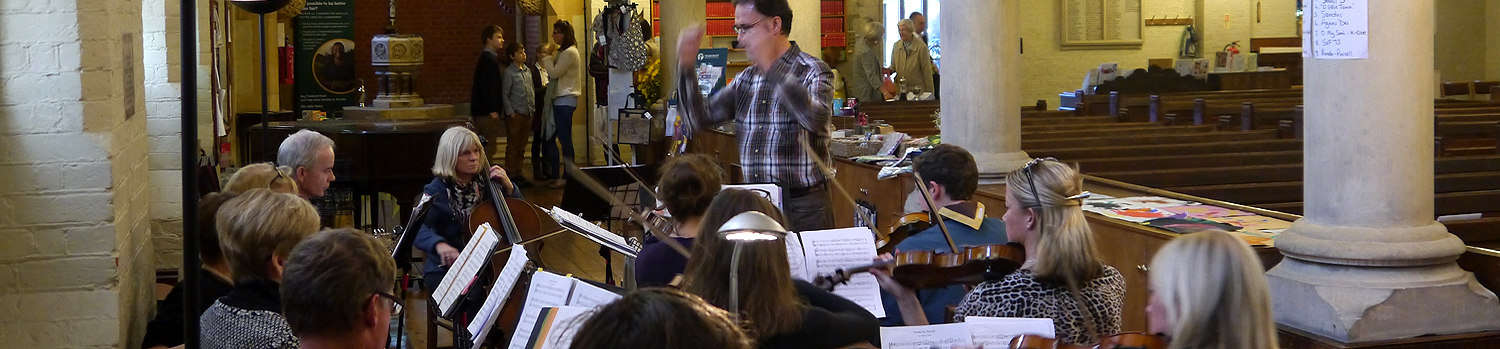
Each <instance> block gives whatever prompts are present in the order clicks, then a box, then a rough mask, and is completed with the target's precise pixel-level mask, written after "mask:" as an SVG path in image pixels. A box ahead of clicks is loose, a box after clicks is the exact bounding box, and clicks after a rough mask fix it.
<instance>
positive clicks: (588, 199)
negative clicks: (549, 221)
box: [557, 165, 657, 284]
mask: <svg viewBox="0 0 1500 349" xmlns="http://www.w3.org/2000/svg"><path fill="white" fill-rule="evenodd" d="M627 168H628V171H629V172H627ZM656 168H657V165H615V166H595V167H583V168H579V170H581V171H583V173H586V174H588V175H589V176H592V177H594V178H595V179H597V180H598V181H599V184H602V185H604V186H605V187H608V188H610V191H611V192H612V193H613V194H617V195H621V197H622V198H624V197H626V196H625V195H624V194H625V192H626V191H627V189H617V188H623V187H625V186H627V185H629V184H631V183H636V180H635V177H632V176H631V173H630V172H634V173H635V175H636V176H640V178H641V180H645V181H653V182H650V183H641V185H643V186H646V187H645V188H642V190H641V192H642V193H649V192H651V190H649V189H650V188H652V187H655V186H656V183H655V182H654V181H655V180H656ZM563 179H565V180H566V182H567V184H566V185H564V186H563V194H562V201H561V202H560V203H558V204H557V207H559V208H562V209H564V210H568V212H572V213H574V214H577V215H578V216H579V217H583V219H587V220H589V221H596V222H598V221H602V222H607V224H608V225H607V227H608V228H609V230H610V231H616V229H615V228H616V227H615V225H614V223H615V222H618V221H624V220H627V219H629V218H628V217H623V218H622V217H615V216H614V215H612V214H611V213H612V212H611V209H612V208H614V206H613V205H611V204H610V202H609V201H608V200H605V199H604V198H601V197H599V196H598V195H595V194H594V192H593V191H590V190H589V189H588V188H587V187H584V186H583V183H582V182H580V181H578V180H576V179H574V178H573V174H572V173H568V172H567V171H564V174H563ZM648 198H649V199H650V201H646V200H647V199H648ZM646 202H650V204H645V203H646ZM655 203H656V198H655V197H654V196H652V195H650V194H643V195H640V200H639V201H638V202H636V203H635V204H631V205H632V206H634V207H633V208H634V209H636V210H638V211H640V212H645V211H644V210H641V208H642V207H649V206H654V205H655ZM641 223H642V224H644V223H645V222H641ZM621 230H623V227H621ZM637 238H640V237H637ZM599 256H600V257H603V258H604V270H605V273H604V282H606V283H609V284H614V263H613V261H612V260H611V258H610V257H609V256H610V255H609V249H608V248H606V247H604V246H599ZM634 268H635V266H634V265H633V263H630V264H627V265H626V266H625V271H626V273H634Z"/></svg>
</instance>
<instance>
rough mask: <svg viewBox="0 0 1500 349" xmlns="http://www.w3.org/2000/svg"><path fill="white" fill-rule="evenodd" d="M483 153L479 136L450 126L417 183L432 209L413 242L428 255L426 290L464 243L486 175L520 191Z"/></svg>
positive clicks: (424, 274)
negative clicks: (427, 178)
mask: <svg viewBox="0 0 1500 349" xmlns="http://www.w3.org/2000/svg"><path fill="white" fill-rule="evenodd" d="M488 159H489V157H488V156H485V154H484V147H483V146H481V145H480V143H479V136H477V135H475V134H474V132H473V131H470V130H469V129H467V128H464V127H461V126H458V127H453V128H449V129H448V131H446V132H443V137H442V138H441V139H439V140H438V148H437V156H436V160H435V161H433V165H432V174H433V176H434V178H433V179H432V183H428V184H427V186H426V187H423V188H422V193H423V194H427V195H431V196H432V201H431V205H432V209H431V211H429V212H428V214H427V217H426V219H425V220H423V221H422V226H421V227H420V228H419V229H418V230H417V239H416V242H415V245H416V246H417V248H419V249H421V250H422V252H423V253H425V254H426V256H427V257H426V258H424V259H425V261H424V262H423V266H422V280H423V283H422V286H423V289H425V290H426V291H427V293H428V294H432V292H433V290H435V289H437V286H438V283H439V282H440V281H442V280H443V275H444V274H446V273H447V272H448V266H449V265H452V264H453V262H454V261H455V260H457V259H458V254H459V252H461V251H463V248H464V244H466V243H467V241H465V239H464V236H467V235H468V234H469V232H466V231H465V230H468V225H469V213H470V212H472V211H473V210H474V207H475V206H476V205H478V204H479V203H480V202H482V201H485V194H484V193H485V191H486V190H487V189H488V187H489V185H490V181H487V180H485V179H486V178H490V179H495V180H496V182H498V183H500V185H501V189H503V191H502V192H504V193H506V194H504V195H506V196H510V197H516V198H519V197H521V191H520V190H519V189H517V188H516V186H515V184H512V183H511V181H510V178H509V177H507V176H506V174H505V170H504V169H501V168H500V166H492V165H490V164H489V161H488ZM481 173H488V177H481V176H480V174H481ZM497 229H498V228H497ZM461 309H462V308H461Z"/></svg>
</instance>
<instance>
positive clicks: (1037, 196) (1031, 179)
mask: <svg viewBox="0 0 1500 349" xmlns="http://www.w3.org/2000/svg"><path fill="white" fill-rule="evenodd" d="M1047 161H1057V158H1051V157H1047V158H1036V159H1032V160H1031V161H1030V162H1027V163H1026V167H1022V168H1021V172H1025V173H1026V183H1028V184H1031V201H1032V202H1031V205H1028V206H1026V207H1042V197H1041V196H1042V193H1041V192H1039V191H1036V175H1035V174H1032V173H1031V168H1032V167H1035V166H1036V165H1037V164H1040V163H1043V162H1047Z"/></svg>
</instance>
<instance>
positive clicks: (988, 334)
mask: <svg viewBox="0 0 1500 349" xmlns="http://www.w3.org/2000/svg"><path fill="white" fill-rule="evenodd" d="M964 323H966V324H969V331H970V332H972V333H973V334H974V345H983V346H984V347H985V348H1006V347H1009V346H1010V339H1011V338H1014V337H1017V336H1020V335H1023V334H1035V335H1041V336H1044V337H1048V338H1057V333H1055V332H1056V331H1055V328H1054V327H1053V326H1052V319H1047V318H1041V319H1030V318H1012V317H982V316H968V317H964Z"/></svg>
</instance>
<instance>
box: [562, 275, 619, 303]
mask: <svg viewBox="0 0 1500 349" xmlns="http://www.w3.org/2000/svg"><path fill="white" fill-rule="evenodd" d="M616 299H620V295H619V294H617V293H614V292H610V291H609V290H606V289H603V288H600V287H599V286H594V285H593V284H590V283H588V282H587V281H583V280H578V279H574V281H573V294H572V295H570V296H568V306H572V307H585V308H598V307H602V306H604V305H605V304H609V303H611V302H614V301H615V300H616Z"/></svg>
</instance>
